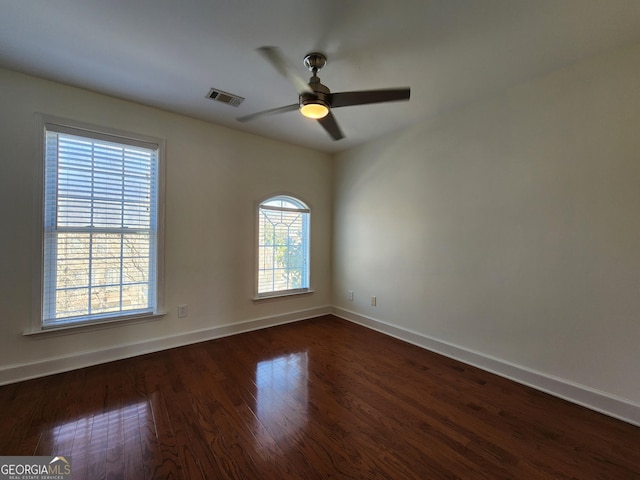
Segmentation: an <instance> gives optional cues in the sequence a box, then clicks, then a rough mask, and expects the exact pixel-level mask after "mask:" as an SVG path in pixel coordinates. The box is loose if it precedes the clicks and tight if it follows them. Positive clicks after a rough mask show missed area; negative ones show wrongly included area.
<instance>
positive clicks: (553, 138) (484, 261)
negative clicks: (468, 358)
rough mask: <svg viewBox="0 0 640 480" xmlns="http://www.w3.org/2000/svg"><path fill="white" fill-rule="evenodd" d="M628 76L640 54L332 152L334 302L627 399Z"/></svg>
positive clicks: (638, 206) (638, 354)
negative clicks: (374, 298) (374, 302)
mask: <svg viewBox="0 0 640 480" xmlns="http://www.w3.org/2000/svg"><path fill="white" fill-rule="evenodd" d="M638 85H640V47H636V48H632V49H628V50H625V51H619V52H617V53H615V54H610V55H606V56H601V57H598V58H595V59H591V60H587V61H584V62H581V63H579V64H576V65H574V66H571V67H569V68H566V69H563V70H561V71H557V72H554V73H552V74H549V75H548V76H545V77H544V78H539V79H536V80H533V81H531V82H529V83H527V84H525V85H521V86H519V87H517V88H513V89H511V90H508V91H506V92H504V93H503V94H501V95H499V96H496V97H494V98H491V99H486V100H484V101H480V102H478V103H475V104H473V105H470V106H468V107H466V108H464V109H461V110H459V111H457V112H454V113H452V114H449V115H448V116H446V117H445V118H441V119H438V120H437V121H429V122H425V123H423V124H422V125H418V126H417V127H415V128H412V129H410V130H407V131H403V132H400V133H397V134H395V135H391V136H389V137H386V138H383V139H380V140H378V141H375V142H373V143H370V144H367V145H365V146H362V147H360V148H357V149H354V150H352V151H348V152H346V153H343V154H341V155H339V156H338V158H337V161H336V165H335V170H334V172H335V176H334V189H335V194H334V242H333V246H334V253H333V260H334V272H333V288H334V296H333V303H334V305H336V306H337V307H339V308H341V309H344V310H345V311H350V312H354V313H356V314H358V315H360V316H362V317H363V318H365V317H366V318H370V319H374V320H378V321H380V322H383V323H386V324H390V325H394V326H397V327H401V328H402V329H405V330H406V331H408V332H413V333H417V334H418V335H423V336H426V337H429V338H433V339H436V340H438V341H441V342H444V343H446V344H452V345H455V346H459V347H462V348H463V349H465V350H467V351H471V352H479V353H480V354H481V355H483V356H486V357H489V358H494V359H499V360H500V361H502V362H504V363H505V364H509V365H515V366H521V367H523V368H524V369H526V370H528V371H532V372H538V373H542V374H543V375H545V376H547V377H549V378H558V379H560V380H561V381H563V382H566V383H567V384H578V385H581V386H584V387H586V388H587V389H589V390H592V391H600V392H605V393H606V394H607V395H610V396H614V397H615V396H618V397H621V398H623V399H627V400H630V401H632V402H635V403H636V404H640V368H639V367H640V346H639V345H640V320H639V318H640V317H639V316H640V88H639V87H638ZM349 290H352V291H354V300H353V301H352V302H351V301H349V299H348V297H347V292H348V291H349ZM372 295H375V296H377V306H376V307H373V306H371V305H370V297H371V296H372ZM381 324H382V323H381ZM416 338H417V337H416Z"/></svg>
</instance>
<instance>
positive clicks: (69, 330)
mask: <svg viewBox="0 0 640 480" xmlns="http://www.w3.org/2000/svg"><path fill="white" fill-rule="evenodd" d="M165 315H166V312H160V313H149V314H144V315H131V316H126V317H118V318H112V319H105V320H94V321H91V320H89V321H85V322H78V323H75V324H69V325H57V326H51V327H42V328H34V329H31V330H27V331H26V332H23V333H22V335H23V336H26V337H29V336H40V335H51V336H55V335H71V334H74V333H84V332H91V331H94V330H103V329H105V328H113V327H119V326H124V325H133V324H136V323H144V322H151V321H154V320H159V319H160V318H162V317H164V316H165Z"/></svg>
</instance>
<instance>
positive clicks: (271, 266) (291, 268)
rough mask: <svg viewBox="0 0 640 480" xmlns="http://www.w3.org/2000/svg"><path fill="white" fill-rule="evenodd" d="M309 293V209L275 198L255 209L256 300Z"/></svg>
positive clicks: (291, 200) (282, 197)
mask: <svg viewBox="0 0 640 480" xmlns="http://www.w3.org/2000/svg"><path fill="white" fill-rule="evenodd" d="M308 290H309V207H308V206H307V205H305V204H304V203H303V202H302V201H300V200H298V199H297V198H294V197H290V196H287V195H278V196H275V197H271V198H268V199H266V200H264V201H263V202H262V203H260V205H259V207H258V286H257V291H258V292H257V293H258V297H268V296H272V295H282V294H287V293H299V292H305V291H308Z"/></svg>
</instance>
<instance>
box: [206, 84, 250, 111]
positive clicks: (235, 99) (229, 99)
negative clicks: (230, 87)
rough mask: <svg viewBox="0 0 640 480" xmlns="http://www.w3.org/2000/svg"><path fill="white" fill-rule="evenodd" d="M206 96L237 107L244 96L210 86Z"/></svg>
mask: <svg viewBox="0 0 640 480" xmlns="http://www.w3.org/2000/svg"><path fill="white" fill-rule="evenodd" d="M207 98H211V99H212V100H216V101H218V102H222V103H226V104H227V105H231V106H232V107H237V106H238V105H240V104H241V103H242V101H243V100H244V97H240V96H238V95H234V94H233V93H229V92H223V91H222V90H218V89H217V88H212V89H211V90H209V93H208V94H207Z"/></svg>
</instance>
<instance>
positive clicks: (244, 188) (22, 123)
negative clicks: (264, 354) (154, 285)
mask: <svg viewBox="0 0 640 480" xmlns="http://www.w3.org/2000/svg"><path fill="white" fill-rule="evenodd" d="M0 98H1V99H2V100H1V108H0V145H1V146H2V149H1V152H0V168H1V170H0V199H1V202H2V205H3V208H2V213H1V220H2V221H1V225H2V227H1V231H0V249H1V250H0V262H1V264H0V265H1V269H0V383H2V382H3V381H11V380H14V379H16V378H20V377H24V376H31V375H38V374H44V373H48V371H50V370H56V369H61V368H70V367H73V366H78V365H80V364H83V363H92V362H94V361H103V360H105V359H109V358H116V357H119V356H125V355H133V354H136V353H140V352H144V351H148V350H153V349H157V348H163V347H166V346H169V345H173V344H176V343H184V342H185V341H197V340H199V339H203V338H207V336H216V335H219V334H228V333H231V332H234V331H239V330H242V329H245V328H254V327H258V326H264V325H269V324H272V323H277V322H279V321H288V320H292V319H297V318H302V317H305V316H308V315H311V316H313V315H317V314H318V312H322V311H328V308H329V306H330V304H331V291H330V275H331V271H330V264H331V261H330V253H331V245H330V236H331V219H330V215H331V173H332V159H331V157H330V156H329V155H326V154H322V153H318V152H315V151H312V150H307V149H303V148H300V147H296V146H291V145H286V144H283V143H280V142H275V141H271V140H267V139H265V138H262V137H258V136H253V135H248V134H244V133H241V132H238V131H234V130H231V129H228V128H223V127H220V126H216V125H212V124H209V123H205V122H202V121H198V120H193V119H189V118H186V117H183V116H179V115H175V114H172V113H168V112H165V111H161V110H156V109H152V108H148V107H145V106H142V105H138V104H135V103H131V102H126V101H122V100H118V99H114V98H111V97H107V96H103V95H99V94H96V93H92V92H88V91H85V90H81V89H77V88H73V87H70V86H65V85H61V84H58V83H54V82H49V81H45V80H42V79H37V78H34V77H29V76H25V75H21V74H18V73H15V72H11V71H7V70H0ZM35 112H41V113H46V114H51V115H56V116H60V117H66V118H70V119H74V120H78V121H82V122H88V123H92V124H97V125H102V126H106V127H110V128H117V129H121V130H128V131H133V132H136V133H142V134H146V135H151V136H155V137H161V138H164V139H166V237H165V253H166V255H165V278H166V284H165V304H166V309H167V315H166V316H165V317H163V318H162V319H160V320H156V321H152V322H148V323H141V324H132V325H122V326H117V327H112V328H108V329H103V330H99V331H89V332H85V331H79V332H78V333H74V334H71V335H62V336H60V335H55V334H54V335H51V334H42V335H38V336H30V337H25V336H23V335H22V332H23V331H26V330H29V328H30V322H31V316H32V313H33V312H32V299H33V297H32V295H33V293H34V292H33V290H34V285H33V283H32V280H33V276H32V269H33V266H34V265H33V262H34V261H35V255H34V242H35V241H37V239H35V238H34V227H35V226H36V224H37V221H38V220H37V219H36V218H35V215H34V211H35V205H34V203H35V198H36V189H37V185H36V184H35V182H34V179H35V172H36V169H37V164H38V162H39V159H38V158H37V154H36V152H37V148H36V144H37V135H36V128H35V127H36V118H35ZM280 192H290V193H292V194H294V195H298V196H300V197H301V198H302V199H303V200H305V201H306V202H308V204H309V205H310V206H311V209H312V213H311V215H312V222H311V225H312V226H311V228H312V231H311V244H312V270H311V286H312V288H313V289H314V290H315V293H313V294H310V295H303V296H297V297H295V298H288V299H284V300H270V301H262V302H259V303H254V302H253V301H252V300H251V297H252V296H253V294H254V268H255V261H254V254H255V247H254V238H255V235H254V228H255V218H256V217H255V212H254V208H255V205H256V203H255V202H256V201H258V200H261V199H263V198H264V197H265V196H267V195H269V194H271V193H280ZM183 303H186V304H188V307H189V315H188V317H186V318H180V319H178V318H177V305H178V304H183ZM265 317H268V318H267V319H266V320H264V318H265ZM254 320H257V321H255V322H252V321H254ZM244 322H249V323H244ZM194 332H196V333H194ZM197 332H199V333H197ZM84 354H88V355H84ZM78 355H80V356H79V357H77V356H78ZM73 356H76V357H75V358H68V357H73Z"/></svg>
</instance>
